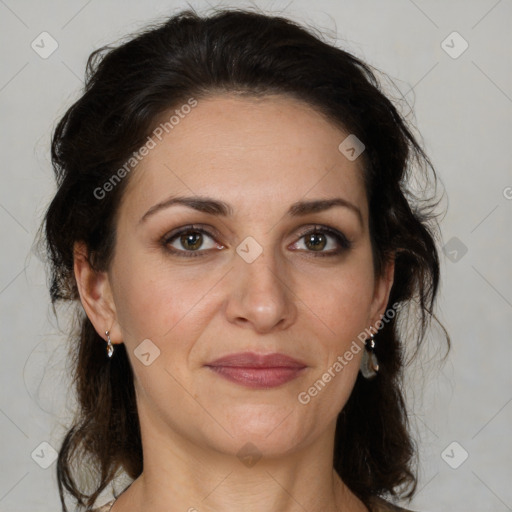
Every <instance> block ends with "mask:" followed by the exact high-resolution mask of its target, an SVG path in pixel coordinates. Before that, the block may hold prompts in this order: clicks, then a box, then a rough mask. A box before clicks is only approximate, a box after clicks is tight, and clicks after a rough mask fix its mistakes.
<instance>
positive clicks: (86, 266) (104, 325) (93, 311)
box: [73, 241, 121, 343]
mask: <svg viewBox="0 0 512 512" xmlns="http://www.w3.org/2000/svg"><path fill="white" fill-rule="evenodd" d="M73 269H74V273H75V279H76V284H77V288H78V293H79V294H80V301H81V303H82V306H83V308H84V310H85V313H86V315H87V316H88V317H89V320H90V321H91V323H92V324H93V325H94V328H95V329H96V332H97V333H98V334H99V335H100V336H101V337H102V338H103V339H106V337H105V331H110V337H111V339H112V342H113V343H115V342H116V341H117V342H119V341H120V340H121V335H120V331H119V326H118V324H117V315H116V309H115V304H114V300H113V297H112V290H111V287H110V282H109V278H108V275H107V273H106V272H103V271H98V270H95V269H94V268H93V267H92V265H91V262H90V257H89V250H88V248H87V245H86V244H85V242H82V241H80V242H75V245H74V247H73Z"/></svg>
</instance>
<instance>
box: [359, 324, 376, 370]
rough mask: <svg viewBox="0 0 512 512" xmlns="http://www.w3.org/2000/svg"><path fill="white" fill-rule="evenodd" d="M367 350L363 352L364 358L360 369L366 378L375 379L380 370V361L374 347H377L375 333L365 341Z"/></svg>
mask: <svg viewBox="0 0 512 512" xmlns="http://www.w3.org/2000/svg"><path fill="white" fill-rule="evenodd" d="M364 345H365V350H364V352H363V359H362V360H361V367H360V371H361V373H362V375H363V377H364V378H365V379H373V378H374V377H376V376H377V372H378V371H379V362H378V361H377V356H376V355H375V352H374V351H373V349H374V348H375V341H374V339H373V334H372V335H371V338H369V339H368V338H367V339H366V340H365V342H364Z"/></svg>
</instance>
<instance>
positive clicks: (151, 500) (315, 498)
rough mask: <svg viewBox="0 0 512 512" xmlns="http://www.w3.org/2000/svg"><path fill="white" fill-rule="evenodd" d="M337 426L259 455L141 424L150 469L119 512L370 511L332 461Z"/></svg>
mask: <svg viewBox="0 0 512 512" xmlns="http://www.w3.org/2000/svg"><path fill="white" fill-rule="evenodd" d="M145 427H147V428H145ZM334 428H335V426H334V425H332V431H330V432H326V433H325V434H326V435H325V436H321V437H320V438H318V440H317V441H316V442H314V443H313V444H311V445H309V446H307V447H304V448H302V449H300V450H295V451H294V452H293V453H290V454H288V455H284V456H280V457H273V458H265V457H261V458H260V459H259V460H257V461H256V458H257V457H256V458H253V459H251V458H250V457H237V456H236V455H230V454H226V453H221V452H219V451H216V450H212V449H209V448H205V447H201V446H198V444H197V443H191V442H190V441H189V440H187V439H186V438H184V437H181V436H179V435H178V434H177V433H176V432H172V433H170V432H169V430H168V429H167V430H166V431H165V435H164V433H163V432H164V430H160V431H159V429H158V428H157V427H156V426H155V423H154V422H151V423H148V424H147V425H145V426H144V425H141V434H142V441H143V447H144V471H143V473H142V474H141V475H140V476H139V477H138V478H137V479H136V480H135V481H134V482H133V483H132V484H131V486H130V487H129V488H128V489H127V490H126V491H125V492H124V493H123V494H122V495H121V496H120V497H119V499H118V500H117V501H116V503H115V505H114V507H112V512H124V511H125V510H126V511H128V510H129V511H130V512H143V511H144V510H151V511H152V512H164V511H165V512H174V511H187V512H217V511H219V510H222V511H223V512H235V511H236V512H239V511H240V510H244V512H260V511H261V510H265V511H267V512H304V511H305V510H307V511H308V512H339V511H343V512H367V509H366V507H365V506H364V505H363V503H362V502H361V501H360V500H359V499H358V498H357V497H356V496H355V495H354V494H353V493H352V492H351V491H350V489H349V488H348V487H347V486H346V485H345V484H344V483H343V481H342V480H341V479H340V477H339V476H338V474H337V473H336V472H335V471H334V469H333V467H332V450H333V442H334ZM241 444H243V443H241Z"/></svg>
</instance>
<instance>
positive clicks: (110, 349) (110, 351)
mask: <svg viewBox="0 0 512 512" xmlns="http://www.w3.org/2000/svg"><path fill="white" fill-rule="evenodd" d="M105 336H106V337H107V340H108V341H107V355H108V357H112V355H113V354H114V345H112V340H111V339H110V331H105Z"/></svg>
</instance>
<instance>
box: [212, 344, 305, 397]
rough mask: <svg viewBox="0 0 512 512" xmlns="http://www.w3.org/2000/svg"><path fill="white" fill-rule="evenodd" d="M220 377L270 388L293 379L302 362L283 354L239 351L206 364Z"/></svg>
mask: <svg viewBox="0 0 512 512" xmlns="http://www.w3.org/2000/svg"><path fill="white" fill-rule="evenodd" d="M206 366H207V367H208V368H210V369H211V370H213V371H214V372H216V373H217V374H219V375H221V376H222V377H224V378H226V379H228V380H230V381H232V382H236V383H238V384H242V385H244V386H247V387H251V388H272V387H276V386H280V385H281V384H284V383H286V382H289V381H290V380H292V379H295V378H296V377H298V376H299V374H300V373H302V370H304V369H305V368H306V365H305V364H304V363H301V362H300V361H297V360H296V359H293V358H291V357H288V356H285V355H284V354H266V355H263V354H256V353H254V352H241V353H237V354H230V355H228V356H224V357H221V358H219V359H216V360H215V361H213V362H211V363H208V364H207V365H206Z"/></svg>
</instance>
